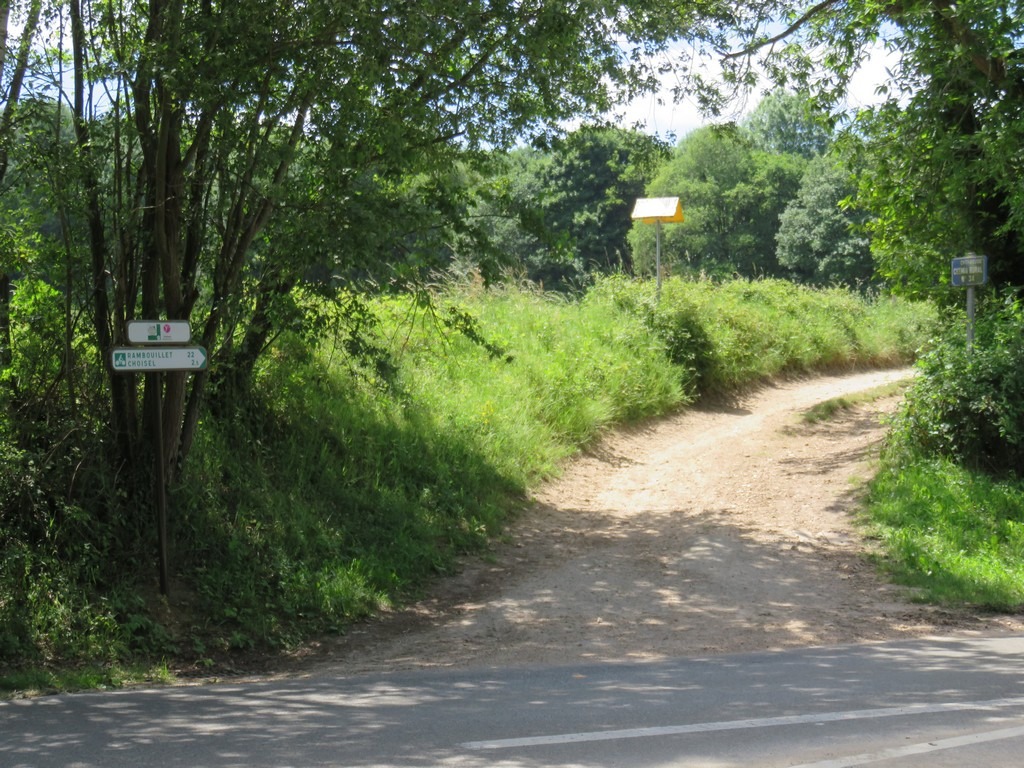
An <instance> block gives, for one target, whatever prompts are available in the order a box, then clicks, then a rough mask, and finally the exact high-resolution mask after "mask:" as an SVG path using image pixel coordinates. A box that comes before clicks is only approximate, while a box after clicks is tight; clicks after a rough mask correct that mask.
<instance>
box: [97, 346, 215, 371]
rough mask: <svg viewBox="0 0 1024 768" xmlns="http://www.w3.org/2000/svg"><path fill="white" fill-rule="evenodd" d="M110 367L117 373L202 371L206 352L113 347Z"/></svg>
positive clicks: (191, 349) (195, 349)
mask: <svg viewBox="0 0 1024 768" xmlns="http://www.w3.org/2000/svg"><path fill="white" fill-rule="evenodd" d="M110 365H111V366H112V367H113V369H114V371H115V372H118V373H135V372H143V373H147V372H149V373H153V372H156V371H202V370H205V369H206V350H205V349H203V348H202V347H149V348H139V347H114V348H113V349H112V350H111V351H110Z"/></svg>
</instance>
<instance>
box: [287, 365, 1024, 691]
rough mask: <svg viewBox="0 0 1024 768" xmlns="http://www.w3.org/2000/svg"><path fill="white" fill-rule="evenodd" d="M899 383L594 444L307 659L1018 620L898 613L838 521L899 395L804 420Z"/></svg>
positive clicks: (375, 664)
mask: <svg viewBox="0 0 1024 768" xmlns="http://www.w3.org/2000/svg"><path fill="white" fill-rule="evenodd" d="M910 375H911V372H910V371H909V370H892V371H873V372H868V373H856V374H850V375H840V376H826V377H817V378H813V379H803V380H798V381H790V382H784V383H780V384H777V385H772V386H767V387H763V388H761V389H759V390H758V391H756V392H752V393H750V394H749V395H747V396H744V397H742V398H740V399H739V400H738V401H737V402H735V403H732V404H729V405H727V406H705V407H699V408H696V409H692V410H687V411H685V412H683V413H680V414H678V415H676V416H673V417H671V418H668V419H664V420H660V421H657V422H653V423H650V424H647V425H645V426H643V427H639V428H635V429H632V430H629V431H625V432H616V433H615V434H612V435H609V436H608V437H607V438H606V439H605V440H603V441H602V442H601V443H600V444H599V445H597V446H596V447H595V448H594V449H593V450H592V451H590V452H588V453H587V454H585V455H583V456H582V457H580V458H579V459H577V460H576V461H574V462H573V463H572V464H571V465H570V466H568V467H567V468H566V470H565V472H564V475H563V476H562V477H561V478H560V479H558V480H557V481H555V482H552V483H550V484H548V485H547V486H545V487H543V488H541V489H539V490H538V491H537V492H536V494H535V497H534V499H533V502H532V503H531V505H530V506H529V508H528V509H527V510H526V511H525V512H524V513H523V515H522V516H521V518H520V519H518V520H517V521H516V522H515V523H514V524H513V525H512V526H511V529H510V531H509V533H508V536H507V538H506V540H505V541H503V542H502V543H500V544H497V545H496V546H495V548H494V550H493V552H491V553H489V555H488V556H487V557H485V558H482V559H476V560H473V561H470V562H467V563H466V564H465V567H464V569H463V570H462V571H461V573H460V574H459V575H458V576H455V577H451V578H448V579H444V580H442V581H441V582H439V583H438V584H437V585H436V588H435V589H434V590H433V592H432V594H431V595H430V596H429V597H427V598H426V599H424V600H422V601H421V602H419V603H417V604H415V605H413V606H410V607H408V608H405V609H402V610H398V611H395V612H393V613H392V614H390V615H386V616H384V617H382V618H381V619H380V620H376V621H374V622H371V623H368V624H365V625H361V626H359V627H356V628H354V629H353V630H352V631H351V632H350V633H349V634H348V635H346V636H345V637H342V638H339V639H337V640H331V641H326V642H325V644H324V645H322V646H321V647H319V648H316V649H308V650H309V651H310V653H309V655H307V656H306V657H305V659H304V661H305V662H306V664H309V663H314V664H317V663H319V664H327V665H330V666H331V667H336V668H337V669H338V671H342V670H344V671H346V672H365V671H376V670H386V669H396V668H412V667H431V666H433V667H460V666H461V667H467V666H491V665H495V666H504V665H509V664H536V663H540V664H547V663H552V664H554V663H571V662H579V661H622V660H645V659H649V660H654V659H661V658H669V657H676V656H686V655H707V654H717V653H727V652H734V651H754V650H768V649H780V648H786V647H794V646H807V645H830V644H837V643H855V642H868V641H878V640H885V639H893V638H899V637H909V636H919V635H926V634H949V633H963V632H995V631H1000V630H1014V631H1020V630H1021V629H1022V628H1024V625H1022V624H1021V622H1020V621H1019V617H1010V616H991V615H983V616H978V615H974V614H973V613H971V612H970V611H949V610H943V609H939V608H935V607H929V606H922V605H918V604H915V603H912V602H910V601H909V600H908V599H907V596H906V594H905V593H904V592H903V590H901V589H900V588H898V587H896V586H893V585H891V584H888V583H886V582H885V580H884V579H883V578H881V577H880V576H879V575H878V574H877V572H876V570H875V568H874V567H873V566H872V565H871V564H870V562H869V561H868V559H867V556H866V553H867V552H868V551H869V550H870V547H871V543H870V542H867V541H865V540H864V538H863V535H862V532H861V531H860V530H859V529H858V528H857V526H856V525H855V523H854V520H853V517H854V514H855V513H856V511H857V509H858V503H859V499H860V496H861V494H862V493H863V489H864V482H865V481H866V480H867V479H868V478H869V477H870V475H871V473H872V471H873V460H874V458H875V457H876V455H877V451H878V448H879V446H880V443H881V441H882V438H883V436H884V432H885V427H884V425H883V423H882V419H883V416H884V414H885V413H887V412H890V411H891V410H892V409H893V408H895V406H896V404H897V402H898V399H899V398H898V397H887V398H885V399H881V400H876V401H875V402H872V403H869V404H866V405H861V406H858V407H856V408H855V409H853V410H851V411H848V412H844V413H842V414H840V415H839V416H837V417H836V418H833V419H831V420H828V421H825V422H821V423H818V424H816V425H807V424H804V423H802V422H801V420H800V415H801V414H802V413H803V412H804V411H806V410H807V409H808V408H810V407H811V406H813V405H815V404H817V403H820V402H823V401H826V400H829V399H831V398H835V397H839V396H843V395H849V394H852V393H855V392H860V391H865V390H870V389H872V388H875V387H878V386H880V385H883V384H886V383H889V382H892V381H897V380H901V379H905V378H908V377H909V376H910Z"/></svg>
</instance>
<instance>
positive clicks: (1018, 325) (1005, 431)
mask: <svg viewBox="0 0 1024 768" xmlns="http://www.w3.org/2000/svg"><path fill="white" fill-rule="evenodd" d="M966 346H967V345H966V341H965V338H964V331H963V325H962V323H955V324H954V323H950V324H949V325H948V326H947V328H946V330H945V332H944V333H943V335H942V336H941V338H940V339H939V340H937V341H936V342H935V343H934V347H933V349H932V350H931V351H930V352H929V353H928V354H926V355H925V356H924V357H923V358H922V359H921V361H920V363H919V368H920V370H921V375H920V376H919V377H918V380H917V381H916V382H915V384H914V386H913V387H912V388H911V390H910V391H909V392H908V395H907V400H906V404H905V406H904V408H903V410H902V412H901V414H900V416H899V419H898V422H897V429H896V431H895V434H894V446H895V447H903V448H907V449H918V450H921V451H923V452H924V453H925V454H927V455H933V456H942V457H948V458H951V459H954V460H955V461H957V462H959V463H961V464H963V465H964V466H967V467H970V468H974V469H982V470H985V471H988V472H992V473H996V474H1000V473H1009V472H1018V471H1019V468H1020V467H1021V466H1024V304H1022V303H1021V302H1020V301H1008V302H1006V303H1003V304H990V305H988V306H987V307H985V309H984V310H983V311H982V312H980V313H979V317H978V319H977V322H976V334H975V343H974V351H973V353H969V352H968V351H967V348H966Z"/></svg>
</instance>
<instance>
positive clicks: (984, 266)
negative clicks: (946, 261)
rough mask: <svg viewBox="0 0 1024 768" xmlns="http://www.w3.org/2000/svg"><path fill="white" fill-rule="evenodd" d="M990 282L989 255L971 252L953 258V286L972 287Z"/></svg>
mask: <svg viewBox="0 0 1024 768" xmlns="http://www.w3.org/2000/svg"><path fill="white" fill-rule="evenodd" d="M987 282H988V256H976V255H975V254H973V253H969V254H967V255H966V256H961V257H960V258H958V259H953V287H954V288H970V287H971V286H972V285H984V284H985V283H987Z"/></svg>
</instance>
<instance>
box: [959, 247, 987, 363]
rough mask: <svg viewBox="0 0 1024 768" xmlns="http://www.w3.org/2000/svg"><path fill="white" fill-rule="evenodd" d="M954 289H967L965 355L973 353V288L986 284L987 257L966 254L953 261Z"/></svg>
mask: <svg viewBox="0 0 1024 768" xmlns="http://www.w3.org/2000/svg"><path fill="white" fill-rule="evenodd" d="M952 282H953V287H954V288H966V289H967V354H968V355H970V354H973V352H974V288H975V286H978V285H984V284H985V283H987V282H988V256H978V255H977V254H974V253H968V254H967V255H966V256H961V257H959V258H956V259H953V264H952Z"/></svg>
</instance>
